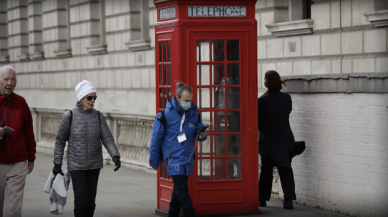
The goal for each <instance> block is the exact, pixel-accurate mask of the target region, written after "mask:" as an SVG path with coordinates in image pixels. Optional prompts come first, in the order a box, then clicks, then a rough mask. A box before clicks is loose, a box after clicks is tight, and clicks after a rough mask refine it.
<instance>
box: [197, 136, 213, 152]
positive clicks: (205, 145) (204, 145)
mask: <svg viewBox="0 0 388 217" xmlns="http://www.w3.org/2000/svg"><path fill="white" fill-rule="evenodd" d="M210 137H211V136H210V135H208V139H207V140H205V141H203V142H198V157H210Z"/></svg>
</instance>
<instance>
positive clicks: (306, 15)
mask: <svg viewBox="0 0 388 217" xmlns="http://www.w3.org/2000/svg"><path fill="white" fill-rule="evenodd" d="M312 4H314V2H313V1H311V0H303V20H306V19H311V5H312Z"/></svg>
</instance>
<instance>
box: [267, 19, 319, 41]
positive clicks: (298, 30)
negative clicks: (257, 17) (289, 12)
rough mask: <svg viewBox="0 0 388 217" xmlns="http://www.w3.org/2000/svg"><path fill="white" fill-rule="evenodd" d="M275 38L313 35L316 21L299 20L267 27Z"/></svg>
mask: <svg viewBox="0 0 388 217" xmlns="http://www.w3.org/2000/svg"><path fill="white" fill-rule="evenodd" d="M265 26H266V27H267V28H268V31H269V32H271V33H272V35H274V36H275V37H281V36H290V35H302V34H311V33H313V26H314V20H297V21H290V22H283V23H274V24H267V25H265Z"/></svg>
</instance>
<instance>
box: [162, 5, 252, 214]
mask: <svg viewBox="0 0 388 217" xmlns="http://www.w3.org/2000/svg"><path fill="white" fill-rule="evenodd" d="M154 3H155V5H156V7H157V9H158V12H157V14H158V19H157V20H158V23H156V25H155V36H156V37H155V43H156V46H155V53H156V58H155V59H156V60H155V66H156V75H155V76H156V87H157V88H156V101H157V104H156V105H157V108H156V112H160V110H162V109H163V108H164V106H165V104H163V107H162V108H161V107H160V100H163V101H164V99H163V98H160V96H159V93H160V90H163V89H159V88H160V87H161V88H164V89H165V88H170V89H171V95H173V93H175V91H176V87H175V85H174V84H175V82H176V81H183V82H184V83H186V84H189V85H190V86H191V87H193V90H194V102H195V103H198V102H197V88H209V94H210V107H212V104H213V100H214V99H213V88H215V87H222V88H224V89H225V92H226V96H227V94H228V89H227V87H228V88H229V87H236V88H240V107H239V108H238V109H228V108H227V105H228V99H227V97H226V99H225V108H223V109H215V108H209V109H201V108H200V109H199V111H201V112H210V114H211V115H210V121H211V122H214V121H213V120H212V119H213V115H212V113H214V112H215V111H224V112H225V114H227V111H239V112H240V132H232V133H229V132H228V130H227V123H228V116H227V115H225V118H224V119H225V121H224V122H225V132H215V131H214V129H215V128H214V127H213V126H212V127H211V130H210V133H209V139H210V138H211V140H210V153H208V154H209V155H210V156H198V150H200V148H201V146H200V145H199V144H198V146H197V150H196V162H195V168H194V173H193V175H191V176H190V179H189V186H190V194H191V197H192V200H193V204H194V208H195V209H196V212H197V214H222V213H241V214H243V213H245V214H247V213H257V212H258V210H259V208H258V154H257V153H258V146H257V136H258V134H257V133H258V129H257V126H258V124H257V120H258V118H257V22H256V20H255V3H256V0H241V1H231V0H179V1H177V0H154ZM173 6H174V7H175V10H176V17H175V18H171V19H163V20H159V10H160V9H163V8H168V7H173ZM188 6H246V17H222V18H220V17H188V13H187V12H188V11H187V8H188ZM197 40H209V50H210V61H209V62H197V60H196V43H197ZM211 40H224V47H225V51H224V53H225V58H224V61H221V62H212V59H211V58H212V53H211V52H212V49H211V46H212V43H211ZM226 40H239V41H240V43H239V45H240V59H239V61H237V62H233V63H234V64H240V84H239V85H229V84H228V83H227V82H225V84H224V85H214V84H213V83H212V82H211V83H210V85H201V86H198V87H197V64H209V68H210V71H209V73H210V75H209V76H210V81H212V79H213V77H212V76H213V73H212V70H213V69H212V64H224V66H225V70H224V73H225V75H227V73H228V72H227V70H228V69H227V67H226V65H227V64H228V63H229V62H227V50H226V49H227V43H226ZM160 41H171V62H169V63H160V62H159V42H160ZM160 65H166V66H167V65H171V83H170V85H166V86H162V85H163V84H160V81H159V66H160ZM224 77H225V76H224ZM163 103H164V102H163ZM197 105H198V104H197ZM214 135H225V156H214V153H213V150H215V151H217V150H216V149H213V139H212V137H213V136H214ZM228 135H240V144H241V147H240V156H228V139H227V138H228ZM236 158H237V159H241V160H240V164H241V166H240V167H241V175H240V177H241V179H239V180H228V179H227V178H228V177H229V176H228V159H236ZM201 159H210V165H211V166H210V179H209V180H201V181H199V180H198V174H197V171H198V162H199V160H201ZM214 159H225V163H226V166H225V168H224V172H225V173H224V174H222V173H221V174H222V176H225V177H226V180H214V178H213V174H214V171H213V160H214ZM163 171H166V170H165V167H164V168H163ZM216 172H217V173H219V172H220V171H219V169H217V170H216ZM221 172H222V171H221ZM161 175H162V177H161ZM168 178H169V177H168V176H166V175H165V174H161V170H160V169H159V170H158V180H157V184H158V196H157V197H158V202H157V208H158V209H159V210H164V211H168V203H169V200H170V198H171V192H172V187H173V183H172V181H171V180H170V179H168Z"/></svg>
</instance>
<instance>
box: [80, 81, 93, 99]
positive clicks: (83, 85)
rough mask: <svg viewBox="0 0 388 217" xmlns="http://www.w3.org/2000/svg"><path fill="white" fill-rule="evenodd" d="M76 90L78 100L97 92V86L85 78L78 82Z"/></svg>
mask: <svg viewBox="0 0 388 217" xmlns="http://www.w3.org/2000/svg"><path fill="white" fill-rule="evenodd" d="M75 92H76V93H77V98H78V101H80V100H81V99H82V98H84V97H85V96H86V95H88V94H90V93H97V90H96V88H95V87H94V86H93V84H92V82H90V81H87V80H83V81H81V82H80V83H78V84H77V86H76V87H75Z"/></svg>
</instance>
